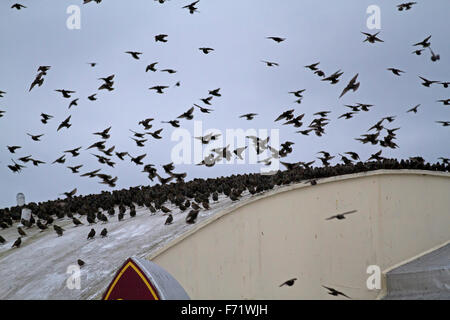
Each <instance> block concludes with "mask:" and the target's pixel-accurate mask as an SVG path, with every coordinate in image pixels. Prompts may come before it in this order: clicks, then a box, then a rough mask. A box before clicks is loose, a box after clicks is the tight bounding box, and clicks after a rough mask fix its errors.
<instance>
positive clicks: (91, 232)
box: [87, 228, 95, 240]
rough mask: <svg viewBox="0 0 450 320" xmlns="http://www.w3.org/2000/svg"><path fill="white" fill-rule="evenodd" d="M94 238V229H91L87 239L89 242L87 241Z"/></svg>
mask: <svg viewBox="0 0 450 320" xmlns="http://www.w3.org/2000/svg"><path fill="white" fill-rule="evenodd" d="M94 237H95V230H94V228H92V229H91V231H89V234H88V237H87V238H88V240H89V239H94Z"/></svg>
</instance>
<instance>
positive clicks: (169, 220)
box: [164, 213, 173, 225]
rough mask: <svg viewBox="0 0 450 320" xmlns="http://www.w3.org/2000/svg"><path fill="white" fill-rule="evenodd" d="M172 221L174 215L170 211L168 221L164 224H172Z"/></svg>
mask: <svg viewBox="0 0 450 320" xmlns="http://www.w3.org/2000/svg"><path fill="white" fill-rule="evenodd" d="M172 221H173V216H172V215H171V214H170V213H169V215H168V217H167V219H166V222H165V223H164V224H165V225H168V224H172Z"/></svg>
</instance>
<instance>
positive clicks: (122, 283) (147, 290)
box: [103, 259, 160, 300]
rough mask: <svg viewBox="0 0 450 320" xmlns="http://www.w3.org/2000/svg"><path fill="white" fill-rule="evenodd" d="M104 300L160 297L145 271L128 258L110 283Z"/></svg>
mask: <svg viewBox="0 0 450 320" xmlns="http://www.w3.org/2000/svg"><path fill="white" fill-rule="evenodd" d="M103 300H160V297H159V296H158V293H157V290H156V289H155V287H154V286H153V285H152V283H151V281H150V280H149V279H148V278H147V276H146V275H145V273H144V272H143V271H142V270H141V269H140V268H139V266H138V265H137V264H136V263H134V262H133V260H132V259H128V260H127V261H126V262H125V263H124V264H123V266H122V267H121V268H120V269H119V271H118V272H117V274H116V276H115V277H114V280H113V281H112V282H111V284H110V285H109V287H108V289H107V290H106V293H105V294H104V296H103Z"/></svg>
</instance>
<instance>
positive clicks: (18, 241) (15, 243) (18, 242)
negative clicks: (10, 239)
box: [11, 237, 22, 248]
mask: <svg viewBox="0 0 450 320" xmlns="http://www.w3.org/2000/svg"><path fill="white" fill-rule="evenodd" d="M21 244H22V238H20V237H18V238H17V240H16V241H14V243H13V245H12V247H11V248H14V247H16V248H20V245H21Z"/></svg>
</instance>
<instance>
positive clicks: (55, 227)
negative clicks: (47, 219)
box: [53, 224, 65, 237]
mask: <svg viewBox="0 0 450 320" xmlns="http://www.w3.org/2000/svg"><path fill="white" fill-rule="evenodd" d="M53 229H54V230H55V232H56V233H57V234H58V236H59V237H61V236H62V235H63V233H64V231H65V230H64V229H63V228H61V227H60V226H58V225H56V224H54V225H53Z"/></svg>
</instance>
